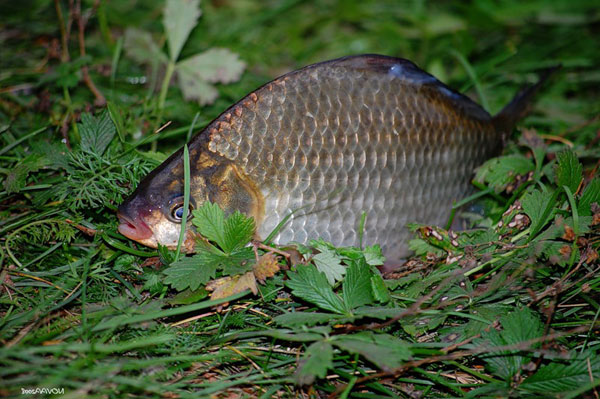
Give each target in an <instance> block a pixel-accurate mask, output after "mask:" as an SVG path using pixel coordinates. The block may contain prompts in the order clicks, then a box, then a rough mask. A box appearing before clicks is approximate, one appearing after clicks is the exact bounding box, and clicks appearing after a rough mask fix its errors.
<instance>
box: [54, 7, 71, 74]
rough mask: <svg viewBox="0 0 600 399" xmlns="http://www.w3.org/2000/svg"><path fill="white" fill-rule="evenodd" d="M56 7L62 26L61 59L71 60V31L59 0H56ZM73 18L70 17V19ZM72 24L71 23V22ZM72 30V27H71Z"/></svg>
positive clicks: (59, 22) (62, 60) (59, 23)
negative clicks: (66, 23)
mask: <svg viewBox="0 0 600 399" xmlns="http://www.w3.org/2000/svg"><path fill="white" fill-rule="evenodd" d="M54 8H56V16H57V18H58V26H59V27H60V46H61V49H60V61H61V62H63V63H64V62H69V33H70V32H68V31H67V26H66V25H65V19H64V17H63V13H62V9H61V8H60V2H59V0H54ZM70 19H71V18H69V20H70ZM69 24H70V23H69ZM69 31H70V29H69Z"/></svg>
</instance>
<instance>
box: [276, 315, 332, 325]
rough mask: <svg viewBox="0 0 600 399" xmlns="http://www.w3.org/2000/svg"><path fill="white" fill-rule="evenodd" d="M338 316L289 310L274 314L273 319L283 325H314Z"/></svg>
mask: <svg viewBox="0 0 600 399" xmlns="http://www.w3.org/2000/svg"><path fill="white" fill-rule="evenodd" d="M339 317H340V316H337V315H334V314H331V313H319V312H311V313H307V312H289V313H284V314H281V315H279V316H276V317H275V318H274V319H273V321H275V323H277V324H278V325H280V326H284V327H299V326H314V325H315V324H322V323H328V322H329V321H331V320H336V319H338V318H339Z"/></svg>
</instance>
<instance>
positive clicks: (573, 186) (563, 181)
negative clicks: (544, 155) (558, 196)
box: [556, 150, 583, 193]
mask: <svg viewBox="0 0 600 399" xmlns="http://www.w3.org/2000/svg"><path fill="white" fill-rule="evenodd" d="M556 157H557V159H558V164H557V165H556V184H558V187H560V188H562V187H563V186H567V187H569V189H570V190H571V192H572V193H575V192H576V191H577V188H579V183H581V179H583V174H582V170H583V167H582V166H581V163H579V160H578V159H577V155H575V153H574V152H573V151H572V150H565V151H561V152H559V153H558V154H556Z"/></svg>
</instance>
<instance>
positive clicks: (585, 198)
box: [577, 177, 600, 216]
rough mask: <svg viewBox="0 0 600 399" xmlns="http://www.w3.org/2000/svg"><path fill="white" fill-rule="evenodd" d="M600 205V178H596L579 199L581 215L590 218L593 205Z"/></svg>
mask: <svg viewBox="0 0 600 399" xmlns="http://www.w3.org/2000/svg"><path fill="white" fill-rule="evenodd" d="M593 203H596V204H598V205H600V178H598V177H596V178H594V179H593V180H592V181H590V182H589V183H588V185H587V186H586V187H585V189H584V190H583V193H582V194H581V198H579V206H578V207H577V208H578V210H579V214H580V215H582V216H590V215H591V214H592V210H591V209H592V204H593Z"/></svg>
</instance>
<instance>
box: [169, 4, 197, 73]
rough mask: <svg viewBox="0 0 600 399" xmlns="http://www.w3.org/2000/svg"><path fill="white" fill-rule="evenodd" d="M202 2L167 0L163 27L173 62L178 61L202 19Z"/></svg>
mask: <svg viewBox="0 0 600 399" xmlns="http://www.w3.org/2000/svg"><path fill="white" fill-rule="evenodd" d="M200 15H201V11H200V0H167V3H166V4H165V9H164V13H163V25H164V27H165V32H166V34H167V42H168V44H169V55H170V58H171V61H173V62H175V61H177V58H179V53H180V52H181V49H182V48H183V45H184V44H185V42H186V41H187V38H188V36H189V35H190V32H191V31H192V29H194V27H195V26H196V24H197V23H198V18H200Z"/></svg>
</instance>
